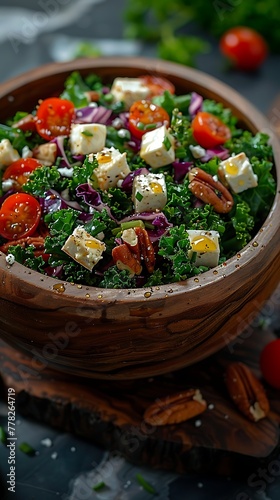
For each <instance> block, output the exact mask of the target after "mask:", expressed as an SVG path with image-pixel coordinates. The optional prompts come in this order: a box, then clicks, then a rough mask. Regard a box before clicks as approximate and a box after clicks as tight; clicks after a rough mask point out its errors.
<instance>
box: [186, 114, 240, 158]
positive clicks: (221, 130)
mask: <svg viewBox="0 0 280 500" xmlns="http://www.w3.org/2000/svg"><path fill="white" fill-rule="evenodd" d="M191 126H192V130H193V136H194V138H195V140H196V141H197V142H198V144H200V146H202V147H203V148H206V149H208V148H214V147H216V146H219V145H220V144H224V143H225V142H226V141H227V140H228V139H230V137H231V133H230V129H229V128H228V127H227V126H226V125H225V124H224V123H223V122H222V121H221V120H220V119H219V118H218V117H217V116H215V115H212V114H211V113H206V111H199V112H198V113H197V114H196V116H195V118H194V119H193V121H192V125H191Z"/></svg>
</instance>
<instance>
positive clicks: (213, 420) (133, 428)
mask: <svg viewBox="0 0 280 500" xmlns="http://www.w3.org/2000/svg"><path fill="white" fill-rule="evenodd" d="M246 336H247V337H248V338H247V339H242V338H239V339H238V340H235V342H234V343H233V344H232V345H227V346H225V348H224V349H223V350H222V351H220V352H219V353H218V354H216V355H214V356H212V357H211V358H208V359H207V360H205V361H203V362H200V363H198V364H196V365H194V366H192V367H188V368H186V369H184V370H181V371H178V372H175V373H171V374H169V375H164V376H158V377H155V378H153V379H140V380H131V381H117V382H116V381H112V382H108V381H101V380H88V379H87V380H85V379H77V378H75V377H74V376H71V375H66V374H62V373H57V372H54V371H52V370H50V369H48V368H44V369H39V364H38V369H37V371H36V370H35V369H34V366H35V363H34V360H33V363H31V361H30V359H29V358H27V357H26V356H24V355H23V354H21V353H19V352H18V351H16V350H14V349H13V348H11V347H9V346H7V345H6V344H5V343H3V342H1V343H0V363H1V364H0V374H1V376H2V382H3V385H4V386H6V387H13V388H14V389H15V390H16V393H17V411H18V412H19V413H21V414H22V415H24V416H27V417H30V418H33V419H36V420H39V421H40V422H43V423H46V424H48V425H50V426H54V427H56V428H58V429H61V430H62V431H64V432H65V431H69V432H73V433H75V434H77V435H79V436H82V437H83V438H85V439H87V440H91V441H92V442H94V443H96V444H98V445H101V446H102V447H104V448H106V449H108V450H112V451H118V452H120V453H121V454H122V455H123V456H124V457H125V458H126V459H127V460H129V461H130V462H133V463H135V464H139V465H140V464H145V465H147V466H152V467H156V468H163V469H168V470H172V471H174V472H187V471H188V472H189V471H192V472H202V471H203V473H211V474H212V473H217V474H221V475H231V476H235V475H237V476H241V475H243V474H246V475H247V474H248V473H249V472H250V471H251V470H255V469H256V467H257V466H259V464H260V463H263V462H266V461H268V460H271V459H272V458H273V457H274V456H276V454H277V453H279V430H278V427H279V422H280V398H279V395H280V391H276V390H273V389H272V388H269V387H266V389H267V393H268V396H269V399H270V403H271V412H270V414H269V416H268V418H266V419H264V420H261V421H259V422H258V423H251V422H249V421H248V420H247V419H246V418H245V417H243V415H242V414H240V413H239V411H238V410H236V409H235V407H234V405H233V404H232V403H231V401H230V399H229V397H228V394H227V392H226V389H225V385H224V380H223V374H224V369H225V366H226V365H227V363H229V362H232V361H235V360H240V361H243V362H245V363H246V364H247V365H248V366H249V367H250V368H252V369H253V371H254V372H255V374H256V375H257V376H260V374H259V371H258V359H259V353H260V351H261V349H262V347H263V346H264V345H265V344H266V343H267V342H268V341H270V340H272V339H273V338H274V335H273V334H272V333H271V332H269V331H267V330H254V331H253V333H251V334H250V335H246ZM189 387H195V388H199V389H200V390H201V393H202V395H203V397H204V398H205V399H206V401H207V403H208V405H210V408H208V409H207V410H206V411H205V412H204V413H203V414H202V415H199V416H198V417H195V418H193V419H191V420H189V421H187V422H182V423H180V424H177V425H166V426H162V427H154V426H148V425H147V424H145V422H144V420H143V414H144V411H145V409H146V408H147V406H148V405H150V403H151V402H153V401H154V400H156V399H158V398H159V399H160V398H162V397H164V396H166V395H170V394H174V393H176V392H179V391H181V390H185V389H187V388H189ZM2 389H3V387H2Z"/></svg>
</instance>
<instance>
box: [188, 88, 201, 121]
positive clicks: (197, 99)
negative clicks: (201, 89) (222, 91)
mask: <svg viewBox="0 0 280 500" xmlns="http://www.w3.org/2000/svg"><path fill="white" fill-rule="evenodd" d="M202 103H203V97H202V96H201V95H200V94H197V93H196V92H192V93H191V102H190V105H189V114H190V116H191V117H192V118H194V117H195V115H196V114H197V113H198V112H199V111H201V109H202Z"/></svg>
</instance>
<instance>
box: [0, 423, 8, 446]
mask: <svg viewBox="0 0 280 500" xmlns="http://www.w3.org/2000/svg"><path fill="white" fill-rule="evenodd" d="M0 441H1V443H3V444H6V442H7V433H6V431H5V429H4V427H2V426H0Z"/></svg>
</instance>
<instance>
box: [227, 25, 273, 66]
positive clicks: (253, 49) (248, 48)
mask: <svg viewBox="0 0 280 500" xmlns="http://www.w3.org/2000/svg"><path fill="white" fill-rule="evenodd" d="M220 50H221V52H222V53H223V54H224V55H225V56H226V57H228V58H229V59H230V60H231V61H232V62H233V63H234V65H235V66H236V67H237V68H239V69H242V70H246V71H252V70H255V69H257V68H258V67H259V66H260V65H261V64H262V62H263V61H264V60H265V58H266V56H267V54H268V47H267V44H266V41H265V40H264V38H263V37H262V35H260V34H259V33H258V32H257V31H255V30H253V29H251V28H247V27H245V26H236V27H234V28H231V29H229V30H228V31H226V32H225V33H224V34H223V36H222V38H221V39H220Z"/></svg>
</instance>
